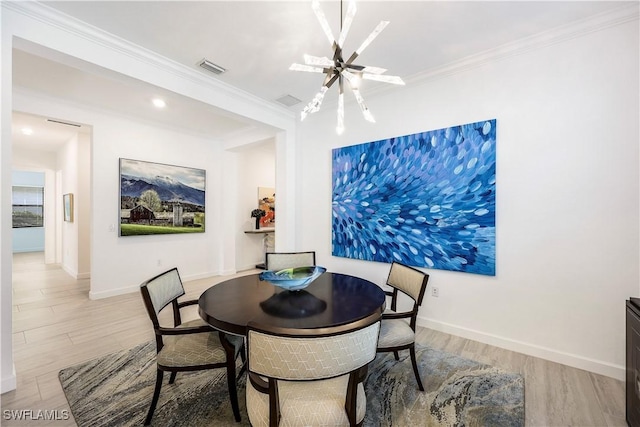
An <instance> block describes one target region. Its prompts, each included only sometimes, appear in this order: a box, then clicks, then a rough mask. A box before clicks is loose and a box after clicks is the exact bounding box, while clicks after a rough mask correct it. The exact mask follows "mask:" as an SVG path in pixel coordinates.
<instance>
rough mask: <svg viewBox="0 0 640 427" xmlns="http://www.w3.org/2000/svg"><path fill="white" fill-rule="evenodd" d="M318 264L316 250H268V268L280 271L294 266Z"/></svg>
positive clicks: (266, 265)
mask: <svg viewBox="0 0 640 427" xmlns="http://www.w3.org/2000/svg"><path fill="white" fill-rule="evenodd" d="M310 265H316V253H315V251H308V252H267V254H266V262H265V267H266V268H267V270H274V271H279V270H283V269H285V268H292V267H307V266H310Z"/></svg>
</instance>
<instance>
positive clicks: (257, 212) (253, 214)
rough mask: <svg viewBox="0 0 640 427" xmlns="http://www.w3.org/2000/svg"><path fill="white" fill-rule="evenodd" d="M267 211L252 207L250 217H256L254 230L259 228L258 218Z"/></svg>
mask: <svg viewBox="0 0 640 427" xmlns="http://www.w3.org/2000/svg"><path fill="white" fill-rule="evenodd" d="M266 214H267V213H266V212H265V211H264V210H263V209H254V210H252V211H251V218H255V219H256V230H259V229H260V218H262V217H263V216H265V215H266Z"/></svg>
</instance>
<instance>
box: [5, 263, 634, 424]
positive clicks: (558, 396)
mask: <svg viewBox="0 0 640 427" xmlns="http://www.w3.org/2000/svg"><path fill="white" fill-rule="evenodd" d="M226 278H227V277H214V278H211V279H206V280H197V281H192V282H187V283H185V289H186V291H187V297H191V298H197V297H198V296H199V295H200V294H201V293H202V292H203V291H204V290H205V289H207V288H208V287H209V286H211V284H213V283H217V282H219V281H221V280H224V279H226ZM114 280H117V272H114ZM88 294H89V282H88V280H74V279H72V278H71V277H70V276H69V275H68V274H66V273H65V272H64V271H63V270H61V269H60V268H59V267H56V266H45V265H44V264H43V256H42V253H28V254H16V255H15V256H14V270H13V332H14V334H13V338H14V339H13V343H14V344H13V345H14V362H15V368H16V373H17V382H18V388H17V390H15V391H11V392H8V393H5V394H3V395H2V397H1V399H2V403H1V406H2V415H3V416H2V419H1V420H0V423H1V424H2V425H3V426H5V425H6V426H11V425H22V426H25V425H29V426H32V425H37V426H45V425H56V426H69V425H71V426H74V425H75V423H74V422H73V419H71V420H68V421H62V420H58V421H37V422H34V421H30V422H20V421H12V420H7V419H5V414H6V412H5V411H6V410H33V411H37V410H58V411H62V410H68V409H69V406H68V405H67V401H66V399H65V396H64V393H63V392H62V388H61V386H60V383H59V381H58V371H60V369H62V368H66V367H68V366H71V365H74V364H77V363H80V362H83V361H86V360H90V359H93V358H96V357H98V356H102V355H105V354H108V353H112V352H115V351H118V350H122V349H128V348H131V347H133V346H135V345H136V344H139V343H142V342H146V341H150V340H152V339H153V333H152V330H151V323H150V321H149V318H148V316H147V314H146V312H145V309H144V306H143V304H142V299H141V297H140V295H139V294H138V293H132V294H128V295H121V296H117V297H112V298H106V299H102V300H96V301H92V300H90V299H89V297H88ZM191 316H194V317H195V316H197V313H195V312H194V313H191ZM417 340H418V342H424V343H428V344H429V345H430V346H432V347H436V348H440V349H443V350H446V351H448V352H451V353H455V354H458V355H460V356H463V357H466V358H469V359H473V360H477V361H480V362H483V363H488V364H491V365H493V366H496V367H500V368H502V369H505V370H508V371H511V372H519V373H521V374H522V375H523V376H524V378H525V412H526V425H528V426H626V422H625V406H624V405H625V401H624V393H625V391H624V383H623V382H621V381H617V380H614V379H611V378H608V377H604V376H601V375H596V374H592V373H589V372H586V371H583V370H579V369H574V368H570V367H567V366H564V365H560V364H557V363H553V362H549V361H546V360H543V359H538V358H535V357H530V356H526V355H524V354H521V353H515V352H512V351H508V350H503V349H500V348H497V347H492V346H489V345H486V344H482V343H479V342H476V341H471V340H467V339H464V338H459V337H456V336H453V335H448V334H444V333H441V332H437V331H434V330H430V329H425V328H419V331H418V335H417Z"/></svg>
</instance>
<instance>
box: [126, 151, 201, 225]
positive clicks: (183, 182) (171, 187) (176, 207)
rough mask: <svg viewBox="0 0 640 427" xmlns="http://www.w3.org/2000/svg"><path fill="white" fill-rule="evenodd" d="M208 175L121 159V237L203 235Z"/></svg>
mask: <svg viewBox="0 0 640 427" xmlns="http://www.w3.org/2000/svg"><path fill="white" fill-rule="evenodd" d="M205 184H206V171H205V170H203V169H195V168H189V167H183V166H174V165H167V164H162V163H152V162H145V161H142V160H131V159H120V235H121V236H140V235H148V234H175V233H203V232H204V231H205Z"/></svg>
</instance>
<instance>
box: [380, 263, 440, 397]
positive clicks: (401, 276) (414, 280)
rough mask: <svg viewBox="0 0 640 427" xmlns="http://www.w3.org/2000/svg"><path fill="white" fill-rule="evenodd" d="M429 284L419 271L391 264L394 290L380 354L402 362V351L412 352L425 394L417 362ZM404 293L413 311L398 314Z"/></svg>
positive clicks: (382, 327)
mask: <svg viewBox="0 0 640 427" xmlns="http://www.w3.org/2000/svg"><path fill="white" fill-rule="evenodd" d="M428 281H429V275H428V274H426V273H423V272H422V271H420V270H418V269H415V268H413V267H409V266H408V265H404V264H401V263H398V262H394V263H392V264H391V269H390V270H389V277H388V278H387V285H388V286H390V287H391V288H392V290H390V291H385V294H386V295H388V296H390V297H391V308H390V309H387V310H385V311H384V313H382V324H381V325H380V337H379V338H378V349H377V351H378V353H385V352H393V354H394V356H395V359H396V360H399V355H398V351H400V350H406V349H408V350H409V355H410V356H411V364H412V365H413V373H414V374H415V376H416V381H417V382H418V388H419V389H420V391H424V387H423V386H422V381H421V380H420V373H419V372H418V363H417V361H416V348H415V340H416V320H417V317H418V308H419V307H420V305H421V304H422V299H423V298H424V293H425V291H426V289H427V282H428ZM400 292H401V293H402V294H405V295H407V296H408V297H409V298H411V300H412V302H413V307H412V308H411V310H410V311H398V298H399V295H401V294H400Z"/></svg>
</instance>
